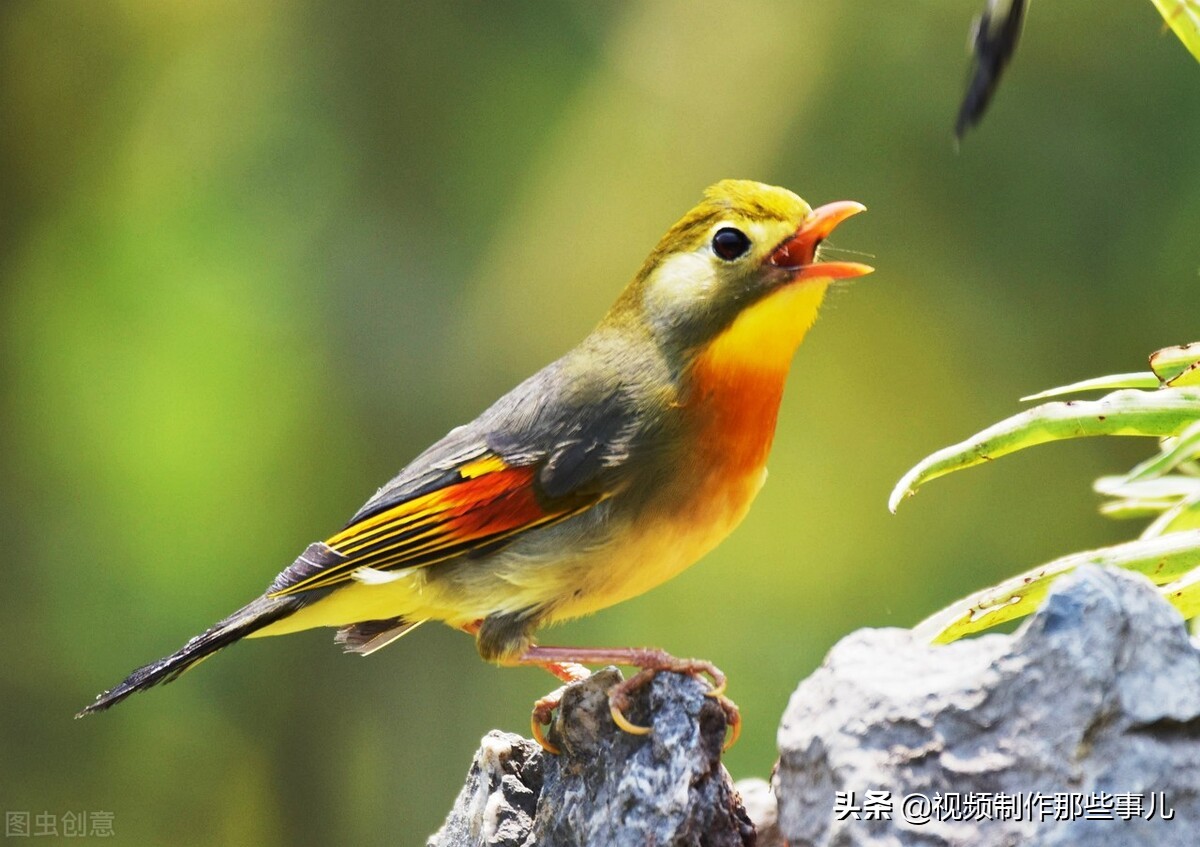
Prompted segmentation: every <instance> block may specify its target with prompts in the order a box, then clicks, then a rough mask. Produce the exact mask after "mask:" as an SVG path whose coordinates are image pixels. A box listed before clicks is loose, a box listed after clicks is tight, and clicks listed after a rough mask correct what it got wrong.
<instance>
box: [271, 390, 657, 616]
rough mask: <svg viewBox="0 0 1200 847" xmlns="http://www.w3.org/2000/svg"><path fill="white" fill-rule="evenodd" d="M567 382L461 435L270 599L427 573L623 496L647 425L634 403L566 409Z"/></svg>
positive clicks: (492, 414) (520, 398)
mask: <svg viewBox="0 0 1200 847" xmlns="http://www.w3.org/2000/svg"><path fill="white" fill-rule="evenodd" d="M559 381H560V379H559V375H558V374H557V373H556V372H555V371H554V366H551V367H550V368H548V369H547V370H546V371H543V372H542V373H540V374H538V375H537V376H535V377H532V378H531V379H530V380H527V381H526V383H523V384H522V385H521V386H518V388H516V389H514V391H513V392H511V393H510V394H509V395H506V396H505V397H504V398H502V399H501V400H500V401H499V402H497V403H496V405H495V406H493V407H492V408H491V409H489V410H488V411H487V412H485V413H484V414H483V415H481V416H480V417H479V418H478V419H477V420H476V421H474V422H473V423H471V424H468V425H467V426H465V427H459V428H458V429H456V430H453V431H451V432H450V433H449V434H448V435H447V436H446V437H445V438H443V439H442V440H441V441H439V442H438V443H437V444H435V445H434V446H433V447H431V448H430V449H429V450H427V451H425V453H423V454H421V456H418V457H417V458H416V459H415V460H414V461H413V462H412V464H410V465H409V466H408V467H407V468H405V469H404V470H403V471H401V472H400V474H399V475H398V476H397V477H396V478H395V479H394V480H392V481H391V482H389V483H388V484H387V485H385V486H384V487H383V488H382V489H380V491H379V492H378V493H377V494H376V495H375V496H374V497H372V498H371V499H370V500H369V501H367V503H366V504H365V505H364V506H363V508H362V509H360V510H359V512H358V514H356V515H355V516H354V518H352V519H351V521H350V523H349V524H348V525H347V526H346V527H345V528H344V529H343V530H342V531H341V532H339V533H337V534H336V535H334V536H331V537H330V538H328V539H326V540H325V541H324V542H317V543H315V544H312V545H310V546H309V548H308V549H307V550H306V551H305V552H304V553H303V554H302V555H301V556H300V557H299V558H298V559H297V560H296V561H295V562H294V563H293V564H292V565H290V566H289V567H288V568H287V569H286V570H284V571H283V572H282V573H280V574H279V576H278V577H276V579H275V581H274V582H273V583H272V584H271V586H270V588H269V589H268V594H269V596H272V597H281V596H286V595H289V594H297V593H300V592H305V591H310V590H313V589H323V588H332V587H336V586H337V585H338V584H340V583H344V582H346V581H347V580H349V579H351V578H352V577H353V576H354V574H355V573H356V572H360V571H361V569H363V568H369V569H370V570H371V571H387V570H395V569H399V568H414V567H425V566H429V565H434V564H436V563H438V562H441V561H445V560H447V559H450V558H453V557H456V556H460V555H462V554H466V553H472V552H478V551H480V550H485V549H486V550H493V549H498V548H499V547H500V546H503V545H504V544H506V543H508V542H510V541H512V540H513V539H514V538H515V537H516V536H518V535H520V534H522V533H525V532H528V531H530V530H533V529H537V528H539V527H546V526H549V525H551V524H554V523H558V522H559V521H563V520H566V519H567V518H570V517H572V516H574V515H577V514H580V513H581V512H584V511H586V510H588V509H590V508H592V507H593V506H595V505H596V504H597V503H599V502H600V501H601V500H603V499H605V498H606V497H608V496H610V495H611V494H613V493H615V490H616V486H617V483H616V480H617V479H618V478H619V473H617V472H616V470H617V468H618V467H619V465H620V464H621V463H622V462H623V461H624V460H625V458H627V456H628V441H629V439H630V437H631V434H632V426H631V422H632V421H633V420H636V418H635V417H634V416H633V414H632V408H631V406H630V404H629V402H628V398H627V397H626V396H625V395H624V394H623V393H622V392H621V391H619V390H613V391H610V392H608V393H607V394H604V395H602V396H600V397H598V398H597V397H596V396H595V394H594V392H589V393H591V394H592V397H591V398H590V402H584V401H582V400H580V398H579V397H578V394H579V392H578V391H574V392H572V396H575V397H576V400H575V401H574V402H563V401H562V393H561V392H556V391H555V390H554V389H555V387H556V386H557V385H558V384H559ZM585 399H586V398H585ZM363 573H365V574H366V573H369V572H363Z"/></svg>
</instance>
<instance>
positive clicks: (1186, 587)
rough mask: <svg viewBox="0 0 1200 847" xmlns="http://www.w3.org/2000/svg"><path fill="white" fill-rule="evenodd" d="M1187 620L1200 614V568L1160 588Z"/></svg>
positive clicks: (1169, 601) (1168, 600)
mask: <svg viewBox="0 0 1200 847" xmlns="http://www.w3.org/2000/svg"><path fill="white" fill-rule="evenodd" d="M1159 591H1161V592H1162V595H1163V597H1165V598H1166V600H1167V602H1168V603H1170V604H1171V605H1172V606H1174V607H1175V608H1176V609H1178V610H1179V614H1181V615H1183V619H1184V620H1185V621H1190V620H1191V619H1192V618H1194V617H1196V616H1197V615H1200V568H1197V569H1195V570H1193V571H1192V572H1191V573H1189V574H1187V575H1185V576H1183V577H1181V578H1179V579H1177V580H1175V582H1171V583H1168V584H1166V585H1164V586H1163V587H1162V588H1160V589H1159Z"/></svg>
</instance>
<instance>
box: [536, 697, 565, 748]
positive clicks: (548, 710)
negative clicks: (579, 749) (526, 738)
mask: <svg viewBox="0 0 1200 847" xmlns="http://www.w3.org/2000/svg"><path fill="white" fill-rule="evenodd" d="M566 690H567V687H566V686H565V685H564V686H562V687H561V688H556V689H554V690H553V691H551V692H550V693H549V694H547V695H546V696H545V697H543V698H541V699H540V700H538V701H536V702H535V703H534V704H533V712H532V713H531V714H530V716H529V728H530V730H532V732H533V740H534V741H536V742H537V743H538V744H539V745H541V748H542V749H543V750H545V751H546V752H547V753H549V754H550V755H552V756H558V755H560V754H561V753H562V750H560V749H559V748H558V747H557V746H556V745H554V744H552V743H551V741H550V739H549V738H547V737H546V731H545V730H544V729H542V727H543V726H549V725H550V721H551V719H552V718H553V717H554V710H555V709H557V708H558V706H559V704H560V703H562V698H563V692H564V691H566Z"/></svg>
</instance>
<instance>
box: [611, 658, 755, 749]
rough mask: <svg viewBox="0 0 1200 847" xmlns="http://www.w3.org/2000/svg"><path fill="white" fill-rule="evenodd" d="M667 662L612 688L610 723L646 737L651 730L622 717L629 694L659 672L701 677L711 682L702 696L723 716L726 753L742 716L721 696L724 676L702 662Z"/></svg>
mask: <svg viewBox="0 0 1200 847" xmlns="http://www.w3.org/2000/svg"><path fill="white" fill-rule="evenodd" d="M668 659H669V660H668V661H664V662H663V663H662V666H655V667H649V668H643V669H642V670H641V671H639V672H638V673H636V674H634V675H633V676H631V677H630V678H629V679H627V680H625V681H624V682H621V683H618V684H617V685H615V686H614V687H613V688H612V690H610V691H609V692H608V708H609V713H610V714H611V715H612V719H613V723H615V724H616V725H617V726H618V727H620V728H621V729H622V730H623V731H624V732H627V733H629V734H630V735H649V734H650V732H651V730H652V729H653V728H652V727H649V726H641V725H639V724H635V723H633V721H631V720H629V718H627V717H625V711H626V710H627V709H628V708H629V695H630V693H631V692H633V691H636V690H637V689H639V688H641V687H642V686H643V685H645V684H646V683H647V682H649V681H650V680H652V679H654V677H655V676H656V675H657V674H658V673H659V672H660V671H673V672H675V673H684V674H688V675H689V676H699V675H701V674H704V675H706V676H708V677H709V679H711V680H712V683H711V688H710V689H709V690H708V691H706V692H704V696H706V697H711V698H713V699H714V700H716V701H717V704H718V705H720V707H721V710H722V711H723V712H724V713H725V723H726V725H727V726H728V727H729V738H728V740H727V741H726V742H725V744H724V745H723V746H722V747H721V749H722V750H723V751H724V750H728V749H729V748H730V747H732V746H733V745H734V744H736V743H737V740H738V738H739V737H741V734H742V715H741V712H740V711H739V710H738V707H737V704H736V703H734V702H733V701H732V700H730V699H729V698H728V697H726V696H725V687H726V684H727V680H726V677H725V674H724V673H722V672H721V670H720V669H719V668H718V667H717V666H716V665H714V664H712V662H706V661H704V660H703V659H676V658H674V657H668Z"/></svg>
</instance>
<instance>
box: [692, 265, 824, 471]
mask: <svg viewBox="0 0 1200 847" xmlns="http://www.w3.org/2000/svg"><path fill="white" fill-rule="evenodd" d="M827 288H828V283H827V282H824V281H819V280H806V281H804V282H803V283H799V284H792V285H788V286H785V287H783V288H781V289H779V290H778V291H775V292H773V293H771V294H769V295H768V296H766V297H764V298H763V299H761V300H759V301H758V302H757V303H755V304H754V305H752V306H750V307H748V308H747V309H746V310H745V311H743V312H742V313H741V314H740V315H738V317H737V318H735V319H734V321H733V323H731V324H730V325H729V326H728V327H727V328H726V329H725V330H724V331H723V332H721V333H720V334H719V335H718V336H717V337H716V338H714V339H713V340H712V341H711V342H709V344H708V346H707V347H706V348H705V349H704V350H703V351H702V352H701V353H700V355H699V356H697V358H696V360H695V362H694V364H693V365H692V368H691V373H690V379H689V397H688V400H687V404H688V406H689V407H693V408H694V409H695V411H696V413H698V414H697V417H696V418H695V419H696V420H697V421H698V422H699V426H700V429H701V433H700V436H701V438H700V443H701V444H704V445H705V446H704V449H706V450H712V451H714V452H716V453H718V454H719V455H720V457H721V461H720V463H721V464H723V465H725V466H726V467H725V471H726V472H733V473H738V472H742V473H751V472H756V471H758V470H760V469H761V468H762V467H763V465H764V464H765V462H766V459H767V454H768V452H769V451H770V449H771V440H772V438H773V437H774V435H775V420H776V417H777V415H778V413H779V403H780V400H781V399H782V398H783V386H784V383H785V382H786V380H787V375H788V370H789V369H790V368H791V364H792V358H793V356H794V355H795V353H796V348H797V347H799V346H800V343H801V342H802V341H803V340H804V336H805V334H806V333H807V332H808V330H809V328H810V327H811V326H812V325H813V322H814V321H815V320H816V318H817V312H818V310H819V309H820V307H821V302H822V300H823V299H824V297H825V291H826V289H827Z"/></svg>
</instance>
